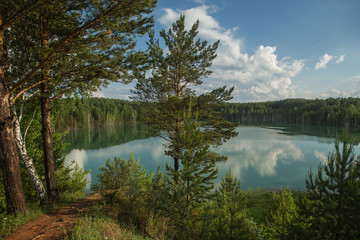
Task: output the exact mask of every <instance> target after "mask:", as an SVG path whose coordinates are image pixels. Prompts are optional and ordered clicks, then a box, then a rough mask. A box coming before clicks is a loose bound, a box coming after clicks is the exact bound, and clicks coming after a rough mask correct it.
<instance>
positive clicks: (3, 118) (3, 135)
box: [0, 16, 27, 214]
mask: <svg viewBox="0 0 360 240" xmlns="http://www.w3.org/2000/svg"><path fill="white" fill-rule="evenodd" d="M1 24H2V19H1V16H0V25H1ZM5 62H6V61H5V50H4V32H3V31H0V164H1V169H2V173H3V182H4V189H5V196H6V206H7V211H8V213H9V214H16V213H26V212H27V206H26V202H25V197H24V192H23V188H22V184H21V176H20V166H19V159H18V155H17V150H16V144H15V140H14V133H13V128H12V120H11V116H10V105H9V94H8V92H7V90H6V87H5Z"/></svg>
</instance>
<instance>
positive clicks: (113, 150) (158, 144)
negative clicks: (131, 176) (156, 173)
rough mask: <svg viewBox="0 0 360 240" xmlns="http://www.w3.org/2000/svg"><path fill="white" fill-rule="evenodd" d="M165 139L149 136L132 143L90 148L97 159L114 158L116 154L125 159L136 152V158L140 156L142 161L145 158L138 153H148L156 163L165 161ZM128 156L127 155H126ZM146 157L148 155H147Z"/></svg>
mask: <svg viewBox="0 0 360 240" xmlns="http://www.w3.org/2000/svg"><path fill="white" fill-rule="evenodd" d="M163 143H164V140H163V139H160V138H149V139H145V140H135V141H132V142H130V143H126V144H122V145H117V146H113V147H109V148H106V149H102V151H99V149H96V150H90V151H89V154H90V152H91V155H92V157H94V158H96V159H103V160H106V159H109V158H110V159H112V158H113V157H114V156H118V157H121V158H124V159H128V157H129V156H130V153H134V154H135V158H136V159H137V158H140V161H142V160H145V159H141V157H140V156H139V155H138V153H146V155H147V156H149V158H152V161H154V163H156V164H161V163H163V159H164V158H163V155H164V147H163ZM125 156H126V157H125ZM145 157H146V156H145Z"/></svg>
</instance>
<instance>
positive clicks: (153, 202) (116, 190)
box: [94, 155, 165, 235]
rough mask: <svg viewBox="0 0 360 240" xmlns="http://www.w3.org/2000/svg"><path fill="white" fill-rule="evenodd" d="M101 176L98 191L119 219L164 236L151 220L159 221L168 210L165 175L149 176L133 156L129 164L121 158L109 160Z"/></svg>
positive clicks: (99, 175)
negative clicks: (165, 204) (160, 216)
mask: <svg viewBox="0 0 360 240" xmlns="http://www.w3.org/2000/svg"><path fill="white" fill-rule="evenodd" d="M97 177H98V180H99V183H98V184H97V185H95V186H94V189H95V190H96V191H99V192H100V193H101V194H102V195H103V196H104V198H105V200H106V202H107V203H108V204H110V206H111V208H112V211H113V212H114V214H115V215H116V218H117V219H118V220H120V221H122V222H131V223H133V224H135V225H136V226H137V228H138V229H139V230H142V231H147V230H146V229H148V230H151V234H152V235H158V234H160V235H161V233H158V232H157V231H160V230H161V229H158V230H154V229H153V228H152V227H159V226H156V225H154V222H150V220H151V219H154V218H155V219H157V220H159V218H158V216H159V212H160V211H161V210H162V209H163V208H164V205H163V203H164V201H165V199H164V196H163V192H162V191H163V189H164V188H165V187H164V185H163V184H164V181H163V177H162V174H160V173H158V174H157V175H155V177H153V174H150V175H149V174H148V173H147V171H146V170H144V168H143V166H142V165H140V163H139V161H136V160H135V158H134V156H133V155H131V156H130V159H129V160H128V161H126V160H123V159H120V158H118V157H115V158H114V159H112V160H110V159H109V160H107V161H106V165H105V166H104V167H100V174H98V175H97ZM163 220H164V221H165V219H163ZM149 224H150V225H151V226H152V227H150V225H149Z"/></svg>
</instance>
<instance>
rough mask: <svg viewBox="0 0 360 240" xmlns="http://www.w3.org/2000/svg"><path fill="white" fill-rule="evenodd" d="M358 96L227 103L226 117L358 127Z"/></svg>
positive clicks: (359, 112)
mask: <svg viewBox="0 0 360 240" xmlns="http://www.w3.org/2000/svg"><path fill="white" fill-rule="evenodd" d="M359 107H360V99H359V98H328V99H325V100H322V99H314V100H309V99H286V100H280V101H269V102H259V103H226V104H225V105H224V106H223V109H222V111H223V112H224V113H225V115H226V117H227V118H228V119H231V120H234V121H241V122H242V123H299V124H300V123H301V124H314V125H330V126H346V127H359V126H360V122H359V119H360V111H359V109H360V108H359Z"/></svg>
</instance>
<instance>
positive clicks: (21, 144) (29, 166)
mask: <svg viewBox="0 0 360 240" xmlns="http://www.w3.org/2000/svg"><path fill="white" fill-rule="evenodd" d="M11 113H12V116H13V117H14V119H15V120H14V134H15V141H16V145H17V148H18V149H19V152H20V155H21V159H22V160H23V162H24V165H25V168H26V170H27V172H28V173H29V176H30V179H31V181H32V183H33V185H34V188H35V191H36V194H37V196H38V197H39V199H40V205H45V204H47V201H48V198H47V193H46V190H45V188H44V185H43V184H42V182H41V180H40V177H39V175H38V174H37V172H36V169H35V167H34V164H33V160H32V158H31V157H30V156H29V155H28V153H27V150H26V146H25V141H24V140H23V137H22V133H21V129H20V122H19V119H18V117H17V114H16V109H15V106H14V105H13V106H11Z"/></svg>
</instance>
